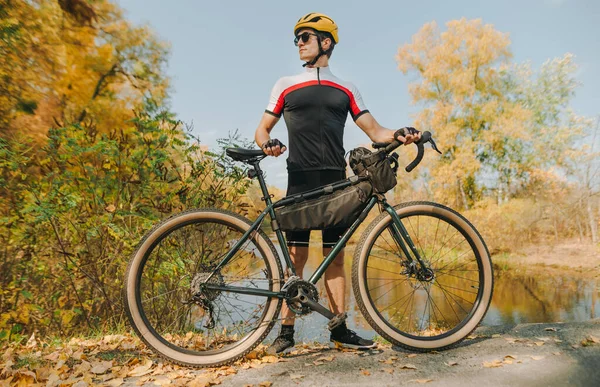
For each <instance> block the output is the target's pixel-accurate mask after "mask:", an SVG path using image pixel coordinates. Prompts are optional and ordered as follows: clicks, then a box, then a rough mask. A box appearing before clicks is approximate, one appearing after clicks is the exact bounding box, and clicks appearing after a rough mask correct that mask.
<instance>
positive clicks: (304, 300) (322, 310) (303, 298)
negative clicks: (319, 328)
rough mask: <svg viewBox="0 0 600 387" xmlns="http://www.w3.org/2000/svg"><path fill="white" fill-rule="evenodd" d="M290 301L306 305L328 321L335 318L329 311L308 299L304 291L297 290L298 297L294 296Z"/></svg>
mask: <svg viewBox="0 0 600 387" xmlns="http://www.w3.org/2000/svg"><path fill="white" fill-rule="evenodd" d="M290 301H292V302H299V303H301V304H302V305H306V306H308V307H309V308H310V309H312V310H314V311H315V312H317V313H319V314H321V315H323V316H324V317H325V318H327V319H328V320H331V319H332V318H334V317H335V314H333V313H332V312H331V311H330V310H329V309H327V308H326V307H324V306H323V305H321V304H319V303H318V302H315V301H313V300H311V299H310V297H308V295H307V294H306V293H304V291H303V290H302V289H298V295H296V296H295V297H294V298H292V299H290Z"/></svg>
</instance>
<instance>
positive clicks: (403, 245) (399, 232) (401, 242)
mask: <svg viewBox="0 0 600 387" xmlns="http://www.w3.org/2000/svg"><path fill="white" fill-rule="evenodd" d="M253 167H254V168H255V170H256V172H257V177H258V181H259V183H260V188H261V190H262V193H263V198H264V200H265V204H266V208H265V209H264V211H263V212H262V213H261V214H260V215H259V216H258V218H257V219H256V220H255V221H254V223H253V224H252V226H251V227H250V229H248V231H246V232H245V233H244V235H243V236H242V237H241V238H240V240H238V241H237V243H236V244H235V245H234V246H233V247H232V248H231V250H230V251H229V252H228V253H227V255H226V256H225V257H224V258H223V260H222V261H221V262H220V263H219V264H218V265H217V267H216V268H215V270H214V271H213V273H215V272H217V271H218V270H219V269H220V268H221V267H223V266H225V265H226V264H227V263H228V262H229V261H230V260H231V259H232V258H233V256H234V255H235V254H236V253H237V251H238V250H239V249H240V247H241V246H242V245H243V244H244V243H245V242H246V241H247V240H248V238H250V235H252V234H253V233H254V232H255V231H256V230H258V228H259V227H260V226H261V225H262V222H263V220H264V218H265V217H266V216H267V215H269V216H270V217H271V224H272V225H276V222H275V219H276V218H275V211H274V208H276V207H281V206H283V205H282V204H281V203H282V202H285V201H286V200H287V201H290V199H289V197H286V198H283V199H281V200H279V201H278V202H276V203H273V202H272V201H271V195H270V194H269V191H268V189H267V185H266V183H265V180H264V177H263V174H262V171H261V170H260V167H259V165H258V163H256V164H254V165H253ZM341 182H344V181H343V180H342V181H341ZM341 182H340V183H341ZM336 184H337V183H336ZM348 185H350V184H348ZM378 202H379V203H380V204H381V206H382V208H383V211H386V212H387V213H388V214H390V216H391V217H392V220H393V223H392V227H390V232H391V234H392V237H393V239H394V240H395V241H396V243H397V244H398V246H399V247H400V249H401V250H402V253H403V254H404V256H405V257H406V259H407V260H408V261H409V263H412V262H413V258H412V257H411V254H410V252H412V255H413V257H414V258H415V259H416V260H417V261H418V262H419V263H421V265H422V266H424V265H423V262H422V261H421V257H420V255H419V253H418V251H417V249H416V248H415V245H414V243H413V242H412V240H411V239H410V236H409V235H408V232H407V231H406V228H405V227H404V225H403V224H402V222H401V220H400V218H399V217H398V215H397V214H396V211H394V208H393V207H392V206H390V205H389V204H388V203H387V201H386V199H385V197H383V196H382V195H381V196H380V197H379V198H378V196H376V195H373V196H371V197H370V198H369V201H368V203H367V206H366V207H365V208H364V209H363V211H362V212H361V213H360V215H359V216H358V218H357V219H356V220H355V221H354V223H353V224H352V225H351V226H350V228H349V229H348V230H346V232H345V233H344V234H343V235H342V236H341V237H340V239H339V240H338V241H337V243H336V244H335V246H333V248H332V249H331V251H330V252H329V254H328V255H327V257H325V259H324V260H323V262H321V264H320V265H319V267H318V268H317V269H316V270H315V272H314V273H313V274H312V276H311V277H310V279H309V280H308V282H310V283H312V284H313V285H315V284H316V283H317V282H318V281H319V279H321V277H322V276H323V274H324V273H325V271H326V270H327V268H328V267H329V265H330V264H331V263H332V262H333V260H334V259H335V257H336V256H337V255H338V253H339V252H340V251H341V250H342V249H343V248H344V246H345V245H346V243H347V242H348V240H350V238H351V237H352V235H353V234H354V232H355V231H356V230H357V229H358V226H360V224H361V223H362V222H363V221H364V220H365V218H366V217H367V214H368V213H369V211H371V209H373V207H374V206H375V204H377V203H378ZM273 229H274V230H275V235H276V236H277V241H278V242H279V246H280V247H281V252H282V253H283V259H284V261H285V263H286V266H287V268H289V269H290V270H291V272H292V274H293V275H296V269H295V268H294V265H293V263H292V260H291V258H290V253H289V250H288V248H287V244H286V243H285V237H284V236H283V232H282V231H281V230H280V229H279V228H278V227H273ZM407 245H408V247H407ZM409 249H410V252H409ZM211 277H212V274H211V275H210V276H209V277H208V278H207V279H206V280H205V282H204V283H205V286H206V288H207V289H211V290H219V291H227V292H232V293H241V294H249V295H254V296H265V297H275V298H285V292H272V291H269V290H263V289H255V288H245V287H240V286H221V285H214V284H210V283H208V281H209V280H210V278H211Z"/></svg>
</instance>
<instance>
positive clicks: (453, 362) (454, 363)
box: [446, 361, 458, 367]
mask: <svg viewBox="0 0 600 387" xmlns="http://www.w3.org/2000/svg"><path fill="white" fill-rule="evenodd" d="M446 365H447V366H450V367H452V366H455V365H458V363H457V362H455V361H449V362H448V363H446Z"/></svg>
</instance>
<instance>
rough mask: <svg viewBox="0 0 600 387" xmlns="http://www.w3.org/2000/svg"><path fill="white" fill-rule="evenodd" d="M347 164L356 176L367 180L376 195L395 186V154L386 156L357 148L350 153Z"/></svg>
mask: <svg viewBox="0 0 600 387" xmlns="http://www.w3.org/2000/svg"><path fill="white" fill-rule="evenodd" d="M348 163H349V164H350V168H352V171H353V172H354V174H355V175H356V176H360V177H364V176H366V177H368V178H369V180H370V181H371V184H372V185H373V189H374V190H375V192H377V193H380V194H383V193H386V192H387V191H389V190H390V189H392V188H394V187H395V186H396V184H397V181H396V171H397V170H398V161H397V155H396V154H395V153H394V154H393V155H392V156H388V155H387V154H386V153H385V152H383V151H378V152H371V151H370V150H368V149H367V148H363V147H358V148H355V149H352V150H351V151H350V157H349V158H348Z"/></svg>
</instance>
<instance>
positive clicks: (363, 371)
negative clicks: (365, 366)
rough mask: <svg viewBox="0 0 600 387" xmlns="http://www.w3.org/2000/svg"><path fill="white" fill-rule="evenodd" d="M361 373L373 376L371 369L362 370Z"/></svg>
mask: <svg viewBox="0 0 600 387" xmlns="http://www.w3.org/2000/svg"><path fill="white" fill-rule="evenodd" d="M361 374H363V375H365V376H371V372H369V370H362V371H361Z"/></svg>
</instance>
